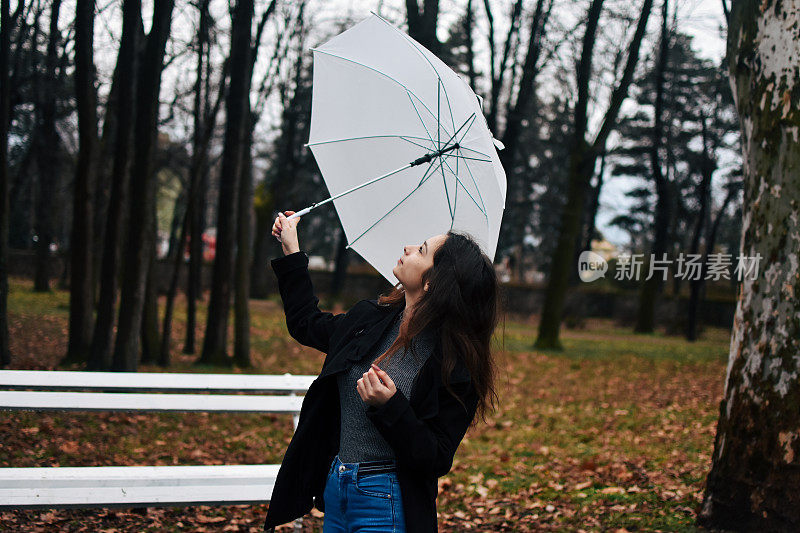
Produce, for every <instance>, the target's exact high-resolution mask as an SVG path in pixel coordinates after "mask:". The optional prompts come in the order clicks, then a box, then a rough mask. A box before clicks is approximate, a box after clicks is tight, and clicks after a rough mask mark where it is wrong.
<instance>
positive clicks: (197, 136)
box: [162, 0, 224, 354]
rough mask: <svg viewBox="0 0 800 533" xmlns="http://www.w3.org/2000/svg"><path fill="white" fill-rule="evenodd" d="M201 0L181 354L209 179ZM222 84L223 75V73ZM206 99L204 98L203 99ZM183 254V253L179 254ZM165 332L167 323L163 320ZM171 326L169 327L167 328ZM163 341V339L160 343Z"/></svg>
mask: <svg viewBox="0 0 800 533" xmlns="http://www.w3.org/2000/svg"><path fill="white" fill-rule="evenodd" d="M209 1H210V0H203V1H202V2H201V3H200V4H199V9H200V21H199V24H198V30H197V66H196V69H197V75H196V78H195V85H194V135H193V142H192V168H191V169H190V172H189V208H188V209H187V212H186V217H187V223H188V226H189V228H188V235H189V237H188V238H189V272H188V276H187V280H186V340H185V342H184V344H183V353H186V354H193V353H194V352H195V331H196V329H197V299H198V298H199V297H200V294H201V289H202V285H201V279H200V278H201V276H202V272H203V229H204V228H203V227H204V223H203V222H204V218H205V216H204V215H205V205H206V204H205V191H206V188H207V187H206V186H205V184H206V183H207V181H208V179H207V176H208V169H207V168H206V164H205V163H206V161H207V149H206V147H204V146H202V137H203V128H206V127H207V122H208V120H209V115H210V108H211V104H210V98H211V96H210V95H209V91H208V88H209V87H210V84H209V82H208V79H206V80H205V81H206V83H205V87H206V90H205V91H203V87H204V84H203V81H204V80H203V69H204V68H205V67H204V58H205V55H206V47H207V43H208V4H209ZM223 83H224V74H223ZM220 91H222V89H220ZM204 98H205V100H204ZM181 255H182V253H181ZM164 324H165V325H164V332H162V335H163V336H166V331H167V326H166V318H165V319H164ZM170 329H171V328H170ZM163 342H164V340H162V345H163Z"/></svg>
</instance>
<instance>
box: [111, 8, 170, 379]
mask: <svg viewBox="0 0 800 533" xmlns="http://www.w3.org/2000/svg"><path fill="white" fill-rule="evenodd" d="M174 4H175V2H174V0H163V1H159V2H155V3H154V4H153V25H152V27H151V29H150V33H149V34H148V35H147V40H146V43H145V48H144V51H143V55H142V57H141V61H140V64H139V72H138V73H137V82H136V95H135V98H136V120H135V124H134V137H133V143H134V152H133V161H132V166H131V177H132V179H131V184H130V197H129V206H130V207H129V213H130V223H129V224H128V237H127V242H126V248H125V252H124V261H125V269H124V270H123V276H122V281H121V288H122V291H121V297H120V307H119V321H118V325H117V339H116V344H115V345H114V354H113V356H112V363H111V364H112V369H113V370H120V371H135V370H136V369H137V368H138V363H139V338H140V334H141V328H142V310H143V307H144V300H145V291H146V288H147V273H148V270H149V269H150V262H151V258H152V257H151V256H152V252H153V245H154V244H153V239H154V237H155V235H153V225H152V224H151V223H150V218H149V217H150V216H151V215H152V212H153V210H154V209H155V175H154V173H153V164H152V159H153V150H154V147H155V144H156V124H157V119H158V94H159V91H160V89H161V73H162V71H163V67H164V54H165V46H166V43H167V37H168V36H169V32H170V26H171V23H172V9H173V6H174Z"/></svg>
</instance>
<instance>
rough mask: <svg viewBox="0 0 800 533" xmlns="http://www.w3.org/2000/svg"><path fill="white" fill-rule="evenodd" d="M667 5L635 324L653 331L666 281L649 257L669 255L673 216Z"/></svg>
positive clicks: (664, 7) (663, 16)
mask: <svg viewBox="0 0 800 533" xmlns="http://www.w3.org/2000/svg"><path fill="white" fill-rule="evenodd" d="M668 8H669V2H668V0H664V3H663V4H662V8H661V47H660V50H659V53H658V65H657V66H656V80H655V83H656V101H655V105H654V106H653V107H654V111H653V114H654V121H653V134H652V141H651V145H650V167H651V169H652V171H653V181H654V182H655V184H656V213H655V220H654V224H653V226H654V229H655V235H654V238H653V247H652V248H651V250H650V257H648V258H647V260H646V261H645V264H644V268H645V269H646V270H645V272H646V274H645V279H644V281H643V282H642V285H641V290H640V292H639V312H638V313H637V314H636V325H635V326H634V328H633V329H634V331H635V332H637V333H652V332H653V329H654V327H655V309H656V298H657V297H658V294H659V293H660V292H661V288H662V287H663V286H664V281H665V280H664V275H663V274H662V273H661V272H658V273H657V272H656V271H653V275H652V276H650V274H649V269H650V260H651V259H652V260H654V261H659V260H662V259H663V258H664V256H665V255H666V253H667V249H668V247H669V223H670V220H671V219H672V213H671V212H670V208H671V207H672V199H671V198H670V194H669V193H670V187H669V183H667V177H666V176H665V175H664V172H663V170H662V168H661V157H660V155H659V150H660V149H661V138H662V136H663V135H664V132H663V129H664V120H663V113H664V73H665V72H666V68H667V56H668V54H669V33H668V32H667V17H668V16H669V12H668Z"/></svg>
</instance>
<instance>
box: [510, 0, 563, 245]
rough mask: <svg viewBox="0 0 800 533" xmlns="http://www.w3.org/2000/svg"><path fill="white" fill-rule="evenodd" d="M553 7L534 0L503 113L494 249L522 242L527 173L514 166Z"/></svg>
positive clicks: (534, 88) (546, 1)
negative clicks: (503, 197)
mask: <svg viewBox="0 0 800 533" xmlns="http://www.w3.org/2000/svg"><path fill="white" fill-rule="evenodd" d="M552 6H553V3H552V1H550V0H537V2H536V9H535V11H534V14H533V18H532V20H531V29H530V32H529V38H528V50H527V52H526V54H525V61H524V63H523V65H522V77H521V79H520V82H519V91H518V92H517V96H516V100H514V102H513V105H512V103H511V101H510V100H509V104H508V112H507V113H506V127H505V130H504V131H503V136H502V139H501V140H502V143H503V144H504V145H505V149H504V150H503V151H502V152H500V161H501V162H502V164H503V167H504V168H506V169H507V171H508V178H509V182H508V195H507V197H508V202H507V212H506V216H505V217H503V221H502V223H501V227H500V241H499V243H498V248H499V249H501V250H503V249H506V248H508V247H509V246H514V245H518V244H519V245H522V239H523V237H524V232H525V224H524V223H521V220H520V215H519V214H518V213H520V211H521V210H523V211H527V210H528V209H527V202H526V201H527V199H528V196H529V194H530V191H529V188H530V183H529V182H528V181H527V179H526V178H527V177H529V176H531V173H530V172H520V171H517V170H516V168H515V165H516V159H517V152H518V151H519V141H520V137H521V134H522V131H523V126H522V121H523V119H524V118H525V117H526V116H528V115H529V114H530V109H531V108H532V106H533V104H534V103H535V102H534V100H535V98H536V75H537V74H538V65H537V63H538V61H539V55H540V53H541V50H542V46H541V42H542V38H543V36H544V32H545V28H546V25H547V19H548V18H549V17H550V10H551V8H552Z"/></svg>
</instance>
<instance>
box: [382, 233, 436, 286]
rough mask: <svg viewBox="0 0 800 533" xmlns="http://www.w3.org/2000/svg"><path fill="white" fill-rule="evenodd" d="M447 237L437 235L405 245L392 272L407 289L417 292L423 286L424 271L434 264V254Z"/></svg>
mask: <svg viewBox="0 0 800 533" xmlns="http://www.w3.org/2000/svg"><path fill="white" fill-rule="evenodd" d="M446 239H447V235H444V234H441V235H435V236H433V237H430V238H428V239H427V240H426V241H425V242H423V243H420V244H410V245H408V246H405V247H403V255H402V256H401V257H400V259H398V260H397V264H396V265H395V267H394V268H393V269H392V273H393V274H394V275H395V277H396V278H397V280H398V281H399V282H400V283H402V284H403V287H404V288H405V289H406V291H409V292H417V291H419V290H420V289H422V288H423V287H422V273H423V272H425V271H426V270H428V269H429V268H431V267H432V266H433V254H434V252H435V251H436V250H437V249H438V248H439V246H441V245H442V243H443V242H444V241H445V240H446Z"/></svg>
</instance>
